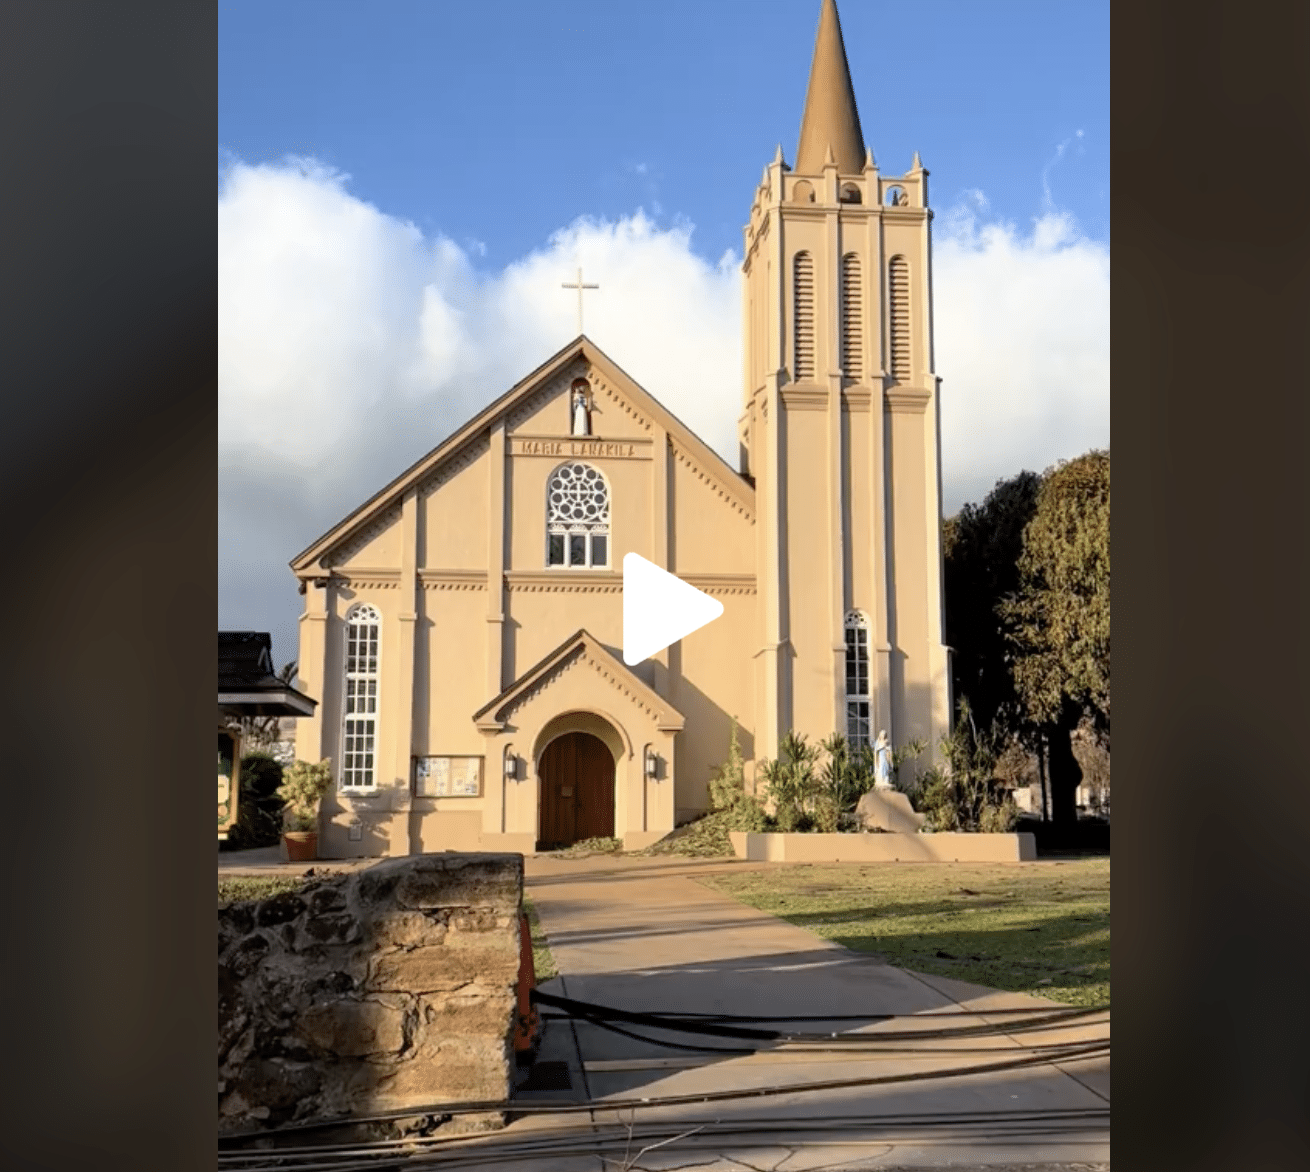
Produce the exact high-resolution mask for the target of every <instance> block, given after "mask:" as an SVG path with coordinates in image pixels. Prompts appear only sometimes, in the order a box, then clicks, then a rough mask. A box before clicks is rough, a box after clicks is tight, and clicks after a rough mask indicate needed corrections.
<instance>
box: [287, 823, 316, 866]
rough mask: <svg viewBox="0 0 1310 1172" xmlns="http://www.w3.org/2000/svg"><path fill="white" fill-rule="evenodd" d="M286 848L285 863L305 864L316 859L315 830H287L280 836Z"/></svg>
mask: <svg viewBox="0 0 1310 1172" xmlns="http://www.w3.org/2000/svg"><path fill="white" fill-rule="evenodd" d="M282 841H283V842H284V843H286V847H287V862H289V863H307V862H310V861H311V860H312V859H316V858H318V831H317V830H288V831H286V832H285V833H283V835H282Z"/></svg>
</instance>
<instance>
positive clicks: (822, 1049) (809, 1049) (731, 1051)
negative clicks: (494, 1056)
mask: <svg viewBox="0 0 1310 1172" xmlns="http://www.w3.org/2000/svg"><path fill="white" fill-rule="evenodd" d="M550 1020H553V1021H560V1020H564V1021H573V1020H576V1021H585V1022H589V1023H590V1024H592V1025H594V1026H599V1027H600V1028H601V1029H603V1030H608V1031H610V1032H611V1033H615V1034H620V1035H622V1036H623V1037H625V1038H631V1039H632V1040H633V1041H634V1042H646V1043H647V1044H649V1045H652V1046H667V1047H669V1048H670V1049H674V1050H693V1051H696V1052H697V1053H702V1054H728V1055H743V1054H778V1053H784V1054H984V1053H987V1054H994V1053H995V1052H996V1051H995V1050H994V1049H992V1048H991V1047H987V1046H964V1047H941V1046H937V1047H933V1048H931V1049H927V1048H923V1047H918V1046H896V1045H887V1044H885V1043H890V1042H896V1041H899V1040H901V1037H902V1035H900V1034H883V1035H870V1034H862V1035H853V1036H852V1035H847V1037H848V1038H849V1039H850V1044H847V1045H835V1046H834V1045H823V1044H818V1043H814V1044H811V1043H808V1042H805V1043H802V1044H798V1045H797V1048H796V1049H794V1050H780V1049H777V1048H775V1047H762V1046H740V1047H738V1046H694V1045H692V1044H691V1043H689V1042H674V1041H671V1040H669V1039H665V1038H649V1037H644V1036H642V1035H641V1034H633V1033H629V1032H628V1031H627V1030H625V1029H623V1028H622V1027H620V1026H616V1025H614V1024H613V1023H612V1022H608V1021H606V1020H605V1019H604V1018H601V1017H590V1016H588V1017H581V1016H579V1017H577V1018H570V1017H562V1018H551V1019H550ZM660 1028H664V1027H660ZM828 1040H829V1041H831V1040H833V1039H828ZM884 1040H885V1041H884ZM795 1041H796V1039H795V1038H794V1037H793V1038H787V1037H783V1038H782V1039H781V1043H782V1044H783V1045H786V1044H788V1043H789V1042H795ZM860 1041H865V1042H866V1043H867V1042H872V1043H873V1044H872V1045H868V1044H866V1045H857V1044H856V1043H857V1042H860ZM1078 1044H1079V1043H1076V1042H1047V1043H1030V1044H1028V1045H1022V1044H1020V1045H1021V1048H1022V1049H1024V1050H1051V1051H1054V1050H1064V1049H1067V1048H1068V1047H1070V1046H1074V1045H1078ZM1048 1057H1050V1058H1051V1059H1052V1061H1054V1057H1055V1056H1054V1055H1048Z"/></svg>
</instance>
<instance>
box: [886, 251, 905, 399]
mask: <svg viewBox="0 0 1310 1172" xmlns="http://www.w3.org/2000/svg"><path fill="white" fill-rule="evenodd" d="M890 277H891V279H890V280H889V281H888V317H889V319H890V323H891V331H890V332H891V351H892V378H893V379H895V380H896V381H897V382H898V383H908V382H909V381H910V273H909V269H908V268H907V267H906V264H905V257H903V256H894V257H892V263H891V274H890Z"/></svg>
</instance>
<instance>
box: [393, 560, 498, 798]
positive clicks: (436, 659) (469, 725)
mask: <svg viewBox="0 0 1310 1172" xmlns="http://www.w3.org/2000/svg"><path fill="white" fill-rule="evenodd" d="M420 608H421V609H420V613H419V630H418V635H417V646H416V649H415V657H414V668H415V670H414V753H415V754H416V755H418V756H447V755H462V754H472V755H476V754H479V753H481V752H482V737H481V735H480V734H479V733H478V731H477V729H476V728H475V726H474V724H473V720H472V716H473V713H474V712H476V711H477V710H478V709H479V708H481V707H482V705H483V704H485V703H486V702H487V701H488V700H490V699H491V697H492V696H494V695H495V693H496V691H498V690H499V681H498V680H496V681H491V684H494V686H490V685H489V682H488V680H487V669H486V662H487V638H488V634H487V620H486V616H487V591H486V588H485V585H484V584H482V583H470V582H459V581H449V580H444V581H443V580H441V579H437V580H428V581H425V582H424V583H423V588H422V592H421V600H420ZM467 805H468V801H467V800H466V799H465V800H462V801H460V802H459V803H458V806H457V808H459V809H464V808H465V807H467Z"/></svg>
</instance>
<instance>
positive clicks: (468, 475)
mask: <svg viewBox="0 0 1310 1172" xmlns="http://www.w3.org/2000/svg"><path fill="white" fill-rule="evenodd" d="M489 453H490V448H489V442H488V439H487V437H486V436H483V437H482V438H480V439H478V440H476V441H473V442H472V443H470V444H469V445H468V447H467V448H466V449H465V451H463V452H461V453H459V454H457V455H455V456H453V457H452V458H451V459H450V460H449V461H447V462H446V463H445V464H444V465H442V467H440V468H439V469H438V470H437V471H436V473H435V474H434V475H433V476H431V477H430V478H429V479H428V480H427V481H425V482H424V483H423V484H422V485H421V486H420V488H419V508H420V516H419V548H418V565H419V566H420V567H427V568H431V569H445V570H474V569H476V570H485V569H486V566H487V534H488V532H489V529H488V524H489V520H490V518H489V516H488V497H489V493H488V490H489V479H488V478H489V474H490V458H489Z"/></svg>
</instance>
